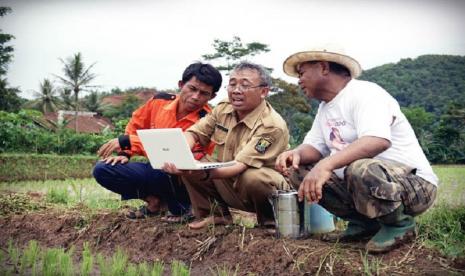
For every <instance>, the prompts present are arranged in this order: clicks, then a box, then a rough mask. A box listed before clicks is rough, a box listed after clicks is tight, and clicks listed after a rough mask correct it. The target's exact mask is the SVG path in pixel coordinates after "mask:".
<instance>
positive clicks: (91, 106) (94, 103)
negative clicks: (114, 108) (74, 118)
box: [84, 91, 102, 112]
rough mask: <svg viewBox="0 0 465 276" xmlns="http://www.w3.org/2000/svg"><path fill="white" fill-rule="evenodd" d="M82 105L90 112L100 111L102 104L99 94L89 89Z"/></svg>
mask: <svg viewBox="0 0 465 276" xmlns="http://www.w3.org/2000/svg"><path fill="white" fill-rule="evenodd" d="M84 106H85V107H86V108H87V110H89V111H91V112H101V111H102V104H101V102H100V96H99V94H98V92H97V91H91V92H90V94H89V95H87V96H86V98H85V100H84Z"/></svg>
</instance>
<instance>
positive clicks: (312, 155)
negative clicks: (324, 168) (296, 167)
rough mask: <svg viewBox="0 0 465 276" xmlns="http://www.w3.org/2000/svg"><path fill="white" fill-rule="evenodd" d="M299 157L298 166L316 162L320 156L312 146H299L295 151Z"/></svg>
mask: <svg viewBox="0 0 465 276" xmlns="http://www.w3.org/2000/svg"><path fill="white" fill-rule="evenodd" d="M295 150H296V151H297V152H298V153H299V156H300V164H312V163H316V162H318V161H319V160H320V159H321V158H322V156H321V154H320V152H319V151H317V150H316V149H315V148H314V147H313V146H310V145H308V144H301V145H299V146H298V147H297V148H296V149H295Z"/></svg>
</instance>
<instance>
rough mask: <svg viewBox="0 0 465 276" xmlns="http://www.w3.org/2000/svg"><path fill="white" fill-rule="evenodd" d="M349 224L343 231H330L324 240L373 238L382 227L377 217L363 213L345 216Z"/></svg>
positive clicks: (340, 240) (349, 240)
mask: <svg viewBox="0 0 465 276" xmlns="http://www.w3.org/2000/svg"><path fill="white" fill-rule="evenodd" d="M344 220H346V221H348V222H349V224H348V225H347V228H346V229H345V230H344V232H342V233H329V234H327V235H325V236H323V240H325V241H328V242H337V241H339V242H351V241H358V240H364V239H369V238H371V237H372V236H373V235H374V234H376V233H377V232H378V230H379V229H380V225H379V223H378V221H377V220H376V219H369V218H367V217H364V216H362V215H355V216H350V217H348V218H344Z"/></svg>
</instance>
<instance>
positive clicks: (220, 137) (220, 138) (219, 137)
mask: <svg viewBox="0 0 465 276" xmlns="http://www.w3.org/2000/svg"><path fill="white" fill-rule="evenodd" d="M223 128H224V127H221V128H220V127H219V126H218V125H217V126H216V127H215V132H214V133H213V136H212V141H213V142H214V143H215V144H217V145H219V146H222V145H224V142H225V141H226V135H227V134H228V130H227V129H223Z"/></svg>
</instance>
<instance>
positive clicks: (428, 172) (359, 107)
mask: <svg viewBox="0 0 465 276" xmlns="http://www.w3.org/2000/svg"><path fill="white" fill-rule="evenodd" d="M363 136H375V137H381V138H385V139H387V140H389V141H390V142H391V147H390V148H389V149H387V150H385V151H384V152H382V153H380V154H378V155H377V156H376V157H375V158H376V159H380V160H393V161H397V162H400V163H403V164H405V165H408V166H410V167H413V168H416V169H417V172H416V174H417V175H418V176H420V177H422V178H423V179H426V180H427V181H429V182H431V183H433V184H435V185H437V183H438V178H437V176H436V175H435V174H434V172H433V169H432V168H431V166H430V164H429V162H428V160H427V159H426V156H425V154H424V153H423V150H422V149H421V147H420V144H419V143H418V140H417V138H416V137H415V133H414V131H413V129H412V127H411V126H410V123H409V122H408V121H407V118H405V115H404V114H403V113H402V112H401V110H400V107H399V104H398V103H397V101H396V100H395V99H394V98H393V97H392V96H391V95H390V94H388V93H387V92H386V90H384V89H383V88H381V87H380V86H378V85H377V84H375V83H372V82H367V81H360V80H355V79H352V80H351V81H350V82H349V83H347V85H346V87H344V89H342V90H341V91H340V92H339V94H338V95H337V96H336V97H335V98H334V99H333V100H332V101H330V102H328V103H325V102H321V103H320V106H319V108H318V113H317V115H316V117H315V121H314V122H313V125H312V128H311V129H310V131H309V132H308V133H307V135H306V136H305V139H304V141H303V143H304V144H310V145H311V146H313V147H315V148H316V149H317V150H318V151H319V152H320V153H321V154H322V155H323V156H324V157H326V156H328V155H332V154H335V153H337V152H338V151H340V150H342V149H343V148H345V147H347V146H348V145H349V144H350V143H352V142H353V141H355V140H357V139H358V138H361V137H363ZM343 170H344V168H340V169H337V170H335V171H334V172H335V173H336V174H337V175H338V176H339V177H340V178H341V179H342V178H343Z"/></svg>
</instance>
